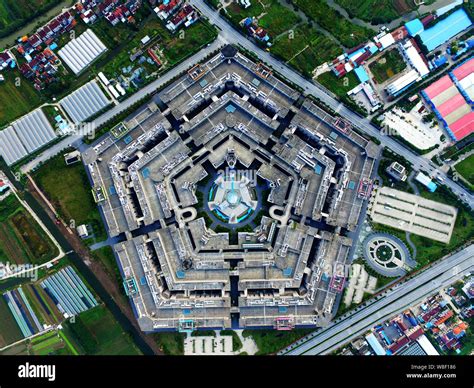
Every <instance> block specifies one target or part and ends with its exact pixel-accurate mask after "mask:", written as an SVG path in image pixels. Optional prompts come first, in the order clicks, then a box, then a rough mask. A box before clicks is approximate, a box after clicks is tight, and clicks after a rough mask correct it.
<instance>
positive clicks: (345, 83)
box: [317, 72, 359, 97]
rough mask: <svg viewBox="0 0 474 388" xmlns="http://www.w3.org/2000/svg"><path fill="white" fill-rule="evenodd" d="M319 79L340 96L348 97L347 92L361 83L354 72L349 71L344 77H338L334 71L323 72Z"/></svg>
mask: <svg viewBox="0 0 474 388" xmlns="http://www.w3.org/2000/svg"><path fill="white" fill-rule="evenodd" d="M317 81H318V82H319V83H320V84H321V85H323V86H325V87H326V88H328V89H329V90H330V91H331V92H333V93H334V94H335V95H336V96H338V97H346V96H347V92H348V91H349V90H351V89H354V88H355V87H356V86H357V85H358V84H359V81H358V79H357V77H356V75H355V74H354V72H350V73H347V74H346V75H345V76H344V77H342V78H337V77H336V76H335V75H334V73H333V72H326V73H323V74H321V75H320V76H319V77H318V78H317Z"/></svg>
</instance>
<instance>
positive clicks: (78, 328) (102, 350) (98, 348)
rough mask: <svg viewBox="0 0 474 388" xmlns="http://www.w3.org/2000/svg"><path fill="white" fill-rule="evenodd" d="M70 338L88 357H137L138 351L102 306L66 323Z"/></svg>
mask: <svg viewBox="0 0 474 388" xmlns="http://www.w3.org/2000/svg"><path fill="white" fill-rule="evenodd" d="M66 328H67V329H68V330H70V332H71V337H72V338H73V340H74V341H76V342H77V343H78V344H79V345H80V348H81V350H82V353H84V354H88V355H138V354H140V351H139V350H138V349H137V347H136V346H135V345H134V343H133V342H132V340H131V338H130V337H129V336H128V334H127V333H125V332H124V331H123V330H122V328H121V326H120V325H119V323H118V322H117V321H116V320H115V319H114V317H113V315H112V314H111V313H110V311H109V310H107V309H106V308H105V307H104V306H97V307H95V308H93V309H91V310H89V311H86V312H84V313H82V314H80V315H79V316H78V317H76V319H75V322H74V323H72V322H70V321H67V322H66Z"/></svg>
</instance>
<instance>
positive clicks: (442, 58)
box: [433, 55, 448, 68]
mask: <svg viewBox="0 0 474 388" xmlns="http://www.w3.org/2000/svg"><path fill="white" fill-rule="evenodd" d="M446 62H448V59H447V58H446V56H445V55H441V56H439V57H438V58H436V59H435V60H434V61H433V65H434V66H435V67H436V68H438V67H441V66H443V65H444V64H446Z"/></svg>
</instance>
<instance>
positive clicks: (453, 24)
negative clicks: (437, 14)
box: [420, 8, 472, 51]
mask: <svg viewBox="0 0 474 388" xmlns="http://www.w3.org/2000/svg"><path fill="white" fill-rule="evenodd" d="M471 25H472V22H471V19H469V16H468V15H467V13H466V11H464V9H462V8H461V9H458V10H457V11H455V12H453V13H452V14H451V15H449V16H448V17H447V18H446V19H443V20H440V21H439V22H438V23H436V24H435V25H434V26H433V27H431V28H428V29H427V30H424V31H422V32H421V33H420V39H421V40H422V42H423V44H424V45H425V46H426V48H427V49H428V51H433V50H435V49H436V48H438V47H439V46H441V45H442V44H444V43H446V42H447V41H448V40H450V39H451V38H453V37H454V36H456V35H457V34H459V33H460V32H461V31H464V30H465V29H467V28H469V27H470V26H471Z"/></svg>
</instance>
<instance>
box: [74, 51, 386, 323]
mask: <svg viewBox="0 0 474 388" xmlns="http://www.w3.org/2000/svg"><path fill="white" fill-rule="evenodd" d="M378 154H379V148H378V146H376V145H375V144H374V143H372V142H370V141H367V140H366V139H364V138H363V137H361V136H359V135H358V134H357V133H355V132H354V131H352V129H351V126H350V124H349V123H346V122H344V121H343V120H342V119H340V118H337V117H332V116H331V115H329V114H328V113H326V112H325V111H323V110H322V109H320V108H319V107H318V106H316V105H315V104H314V103H313V102H312V101H311V100H309V99H307V98H306V97H304V96H303V95H301V93H300V92H298V91H296V90H295V89H293V88H292V87H290V86H288V85H287V84H286V83H284V82H282V81H281V80H280V79H279V78H277V77H276V76H275V75H274V74H272V71H271V70H270V69H268V68H267V67H266V66H264V65H263V64H259V63H255V62H253V61H252V60H250V59H248V58H247V57H245V56H244V55H243V54H241V53H239V52H238V51H237V50H236V49H235V48H234V47H232V46H227V47H225V48H224V49H223V50H222V52H220V53H219V54H218V55H216V56H215V57H213V58H211V59H210V60H209V61H208V62H207V63H204V64H200V65H196V66H195V67H193V68H192V69H191V70H190V71H189V72H187V74H185V75H183V76H182V77H181V78H179V79H178V80H176V81H175V82H174V83H172V84H171V85H169V86H168V87H167V88H166V89H164V90H162V91H161V92H159V93H158V94H156V95H155V96H154V97H153V99H152V100H151V101H150V102H149V103H148V104H146V106H145V107H144V108H142V109H141V110H139V111H138V113H135V114H133V115H131V116H130V117H129V118H128V119H126V120H125V121H124V122H123V123H121V124H119V125H117V126H116V127H115V128H113V129H112V130H111V132H110V133H109V134H108V135H107V136H105V137H103V138H101V139H100V140H99V141H98V142H97V143H95V144H93V145H92V146H91V147H90V148H89V149H88V150H87V151H86V152H84V154H83V160H84V163H85V164H86V167H87V169H88V172H89V175H90V178H91V181H92V183H93V193H94V197H95V199H96V201H97V203H98V205H99V207H100V209H101V212H102V214H103V218H104V220H105V222H106V224H107V227H108V232H109V235H110V236H111V237H113V238H115V239H116V241H117V243H116V244H115V245H114V251H115V254H116V257H117V259H118V262H119V264H120V267H121V271H122V275H123V278H124V286H125V288H126V290H127V293H128V295H129V297H130V298H131V301H132V305H133V308H134V311H135V314H136V316H137V319H138V321H139V324H140V326H141V328H142V329H143V330H144V331H155V330H160V329H178V330H181V331H188V330H193V329H195V328H202V327H207V328H230V327H233V328H236V327H240V328H249V327H270V328H272V327H274V328H276V329H281V330H286V329H291V328H292V327H294V326H296V325H298V326H304V325H308V326H309V325H311V326H315V325H322V324H324V323H327V322H328V321H330V319H331V318H332V317H333V315H334V313H335V310H337V304H338V302H339V297H340V295H341V293H342V291H343V287H344V283H345V277H346V275H347V274H346V268H347V266H346V263H347V261H348V260H349V253H350V251H351V247H352V239H354V238H355V237H357V225H358V220H359V217H360V216H363V215H364V214H362V213H364V212H365V208H366V206H365V205H366V203H367V199H368V197H369V196H370V190H371V185H372V180H371V179H372V175H373V173H374V164H375V161H376V158H377V157H378Z"/></svg>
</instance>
